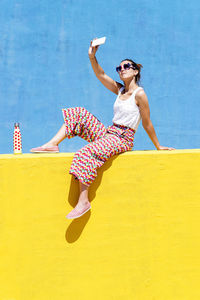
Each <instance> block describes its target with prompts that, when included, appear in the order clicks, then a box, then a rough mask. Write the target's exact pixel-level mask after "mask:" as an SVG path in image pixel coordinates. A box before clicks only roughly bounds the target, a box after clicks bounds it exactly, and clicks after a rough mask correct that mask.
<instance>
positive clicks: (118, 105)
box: [112, 86, 143, 130]
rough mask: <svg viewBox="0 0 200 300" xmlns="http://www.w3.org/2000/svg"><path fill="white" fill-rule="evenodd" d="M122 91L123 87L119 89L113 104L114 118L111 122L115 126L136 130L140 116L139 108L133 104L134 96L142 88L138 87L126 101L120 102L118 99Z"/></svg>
mask: <svg viewBox="0 0 200 300" xmlns="http://www.w3.org/2000/svg"><path fill="white" fill-rule="evenodd" d="M124 89H125V87H124V86H123V87H121V89H120V90H119V94H118V96H117V99H116V101H115V103H114V118H113V120H112V121H113V123H115V124H117V125H123V126H127V127H130V128H132V129H134V130H137V128H138V125H139V123H140V120H141V115H140V110H139V107H138V106H137V104H136V103H135V95H136V93H137V92H138V91H139V90H142V89H143V88H141V87H138V88H137V89H136V90H135V91H134V92H133V94H132V95H131V96H130V97H129V98H128V99H126V100H121V99H120V98H119V97H120V95H121V92H122V91H123V90H124Z"/></svg>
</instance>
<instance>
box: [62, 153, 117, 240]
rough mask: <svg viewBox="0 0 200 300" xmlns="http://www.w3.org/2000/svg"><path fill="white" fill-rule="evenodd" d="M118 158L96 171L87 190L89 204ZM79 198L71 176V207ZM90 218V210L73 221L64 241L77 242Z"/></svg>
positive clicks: (76, 185) (77, 188) (69, 198)
mask: <svg viewBox="0 0 200 300" xmlns="http://www.w3.org/2000/svg"><path fill="white" fill-rule="evenodd" d="M117 157H118V155H115V156H113V157H111V158H110V159H109V160H108V161H106V162H105V164H104V165H103V166H102V167H101V168H99V169H98V171H97V173H98V176H97V177H96V179H95V180H94V182H93V183H92V184H91V186H90V188H89V199H90V202H92V201H93V200H94V198H95V196H96V191H97V189H98V187H99V185H100V183H101V181H102V177H103V173H104V172H105V171H106V170H107V169H109V168H110V167H111V165H112V163H113V161H114V160H115V159H116V158H117ZM78 198H79V182H78V180H76V179H75V178H74V176H72V178H71V183H70V189H69V195H68V202H69V204H70V205H72V206H73V207H75V206H76V204H77V202H78ZM90 216H91V210H89V211H88V212H87V213H86V214H84V215H83V216H82V217H80V218H77V219H74V220H73V221H72V222H71V224H70V225H69V226H68V228H67V230H66V234H65V239H66V241H67V242H68V243H74V242H76V241H77V240H78V238H79V237H80V235H81V233H82V232H83V229H84V228H85V226H86V224H87V223H88V221H89V219H90Z"/></svg>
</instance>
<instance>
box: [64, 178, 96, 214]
mask: <svg viewBox="0 0 200 300" xmlns="http://www.w3.org/2000/svg"><path fill="white" fill-rule="evenodd" d="M79 188H80V195H79V199H78V203H77V204H76V206H75V208H74V209H73V210H72V211H71V212H70V213H69V214H68V215H67V218H68V219H76V218H79V217H80V216H82V215H83V214H85V213H86V212H87V211H88V210H89V209H90V208H91V205H90V202H89V199H88V189H89V187H88V186H87V185H85V184H83V183H82V182H80V181H79Z"/></svg>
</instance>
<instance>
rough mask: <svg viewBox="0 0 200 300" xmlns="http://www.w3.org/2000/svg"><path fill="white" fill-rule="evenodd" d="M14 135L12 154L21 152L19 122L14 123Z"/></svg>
mask: <svg viewBox="0 0 200 300" xmlns="http://www.w3.org/2000/svg"><path fill="white" fill-rule="evenodd" d="M14 126H15V128H14V135H13V151H14V154H20V153H22V137H21V132H20V128H19V123H15V125H14Z"/></svg>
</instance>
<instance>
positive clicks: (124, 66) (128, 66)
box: [116, 63, 135, 73]
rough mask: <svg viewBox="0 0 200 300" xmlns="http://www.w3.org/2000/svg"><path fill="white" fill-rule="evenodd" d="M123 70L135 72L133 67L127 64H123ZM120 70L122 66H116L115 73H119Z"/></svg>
mask: <svg viewBox="0 0 200 300" xmlns="http://www.w3.org/2000/svg"><path fill="white" fill-rule="evenodd" d="M123 68H124V70H129V69H133V70H135V67H134V65H133V64H129V63H127V64H123ZM121 70H122V66H118V67H117V68H116V71H117V72H118V73H119V72H121Z"/></svg>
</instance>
